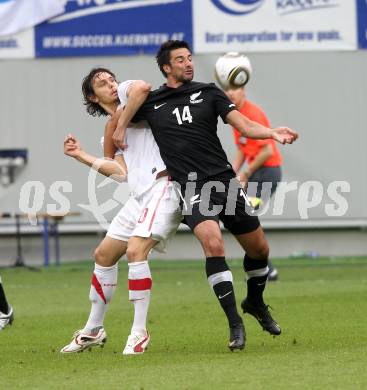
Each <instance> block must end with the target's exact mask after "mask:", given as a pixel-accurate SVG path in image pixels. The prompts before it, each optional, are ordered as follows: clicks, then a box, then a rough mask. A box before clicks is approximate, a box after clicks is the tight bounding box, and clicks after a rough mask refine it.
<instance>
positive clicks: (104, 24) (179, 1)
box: [35, 0, 192, 57]
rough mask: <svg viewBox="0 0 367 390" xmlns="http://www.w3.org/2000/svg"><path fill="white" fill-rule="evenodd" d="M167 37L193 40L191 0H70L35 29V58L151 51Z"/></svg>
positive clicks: (155, 49)
mask: <svg viewBox="0 0 367 390" xmlns="http://www.w3.org/2000/svg"><path fill="white" fill-rule="evenodd" d="M168 39H184V40H186V41H188V42H189V43H190V44H192V7H191V0H78V1H75V0H68V1H67V2H66V5H65V13H64V14H63V15H61V16H59V17H56V18H53V19H52V20H51V21H49V22H47V23H42V24H40V25H39V26H37V27H36V28H35V43H36V57H68V56H104V55H127V54H141V53H155V52H156V51H157V49H158V48H159V46H160V45H161V44H162V43H163V42H165V41H166V40H168Z"/></svg>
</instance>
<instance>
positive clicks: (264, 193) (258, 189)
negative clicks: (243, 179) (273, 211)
mask: <svg viewBox="0 0 367 390" xmlns="http://www.w3.org/2000/svg"><path fill="white" fill-rule="evenodd" d="M281 180H282V169H281V168H280V167H261V168H259V169H258V170H257V171H255V172H254V173H253V174H252V175H251V176H250V177H249V179H248V186H247V194H248V195H249V196H256V197H257V198H260V199H262V200H263V201H264V202H266V201H268V200H269V199H270V197H271V196H272V195H273V194H274V192H275V190H276V189H277V186H278V183H279V182H280V181H281Z"/></svg>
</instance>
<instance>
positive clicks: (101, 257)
mask: <svg viewBox="0 0 367 390" xmlns="http://www.w3.org/2000/svg"><path fill="white" fill-rule="evenodd" d="M94 259H95V261H96V263H97V264H98V265H100V266H102V267H112V266H113V265H115V264H116V261H115V259H112V258H111V257H110V256H108V254H107V253H106V252H105V251H104V250H103V249H101V248H100V247H99V246H98V247H97V248H96V250H95V251H94Z"/></svg>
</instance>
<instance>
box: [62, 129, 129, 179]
mask: <svg viewBox="0 0 367 390" xmlns="http://www.w3.org/2000/svg"><path fill="white" fill-rule="evenodd" d="M64 153H65V154H66V155H67V156H69V157H73V158H75V159H76V160H78V161H79V162H81V163H83V164H85V165H87V166H89V167H91V168H93V169H95V170H96V171H98V172H99V173H101V174H102V175H104V176H107V177H111V178H112V179H114V180H116V181H119V182H122V181H125V180H126V176H127V170H126V165H125V162H124V160H123V157H122V156H116V158H115V160H105V159H102V158H98V157H95V156H92V155H91V154H89V153H87V152H85V151H84V150H83V149H82V148H81V146H80V142H79V141H78V139H76V138H75V137H74V136H72V135H71V134H69V135H68V136H67V137H66V138H65V141H64Z"/></svg>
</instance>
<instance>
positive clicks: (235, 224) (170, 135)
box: [106, 41, 298, 351]
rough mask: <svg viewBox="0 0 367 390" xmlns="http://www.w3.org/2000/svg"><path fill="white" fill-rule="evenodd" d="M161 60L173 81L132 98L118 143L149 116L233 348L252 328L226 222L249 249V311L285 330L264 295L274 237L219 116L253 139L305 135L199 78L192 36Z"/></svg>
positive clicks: (265, 324) (266, 325) (276, 330)
mask: <svg viewBox="0 0 367 390" xmlns="http://www.w3.org/2000/svg"><path fill="white" fill-rule="evenodd" d="M156 59H157V63H158V66H159V68H160V70H161V72H162V73H163V75H164V76H165V77H166V79H167V83H166V84H164V85H163V86H162V87H161V88H159V89H157V90H155V91H153V92H151V93H150V95H149V97H148V98H147V100H146V101H145V102H144V104H143V105H142V106H141V107H140V108H139V105H138V104H135V105H134V103H137V101H136V102H134V101H133V99H132V101H131V104H130V105H129V103H128V104H127V106H126V107H125V110H124V112H122V113H121V115H120V117H119V120H118V125H117V128H116V130H115V132H114V135H113V140H114V142H115V144H116V146H118V147H124V143H123V137H124V130H125V128H126V127H127V124H128V123H129V121H130V120H131V118H132V117H133V115H134V114H135V113H136V114H135V117H134V119H133V120H134V121H137V120H141V119H146V120H147V121H148V123H149V125H150V126H151V128H152V131H153V134H154V137H155V139H156V141H157V144H158V146H159V149H160V153H161V156H162V159H163V161H164V162H165V164H166V166H167V169H168V171H169V173H170V175H171V177H172V180H174V181H176V182H177V183H178V184H179V187H180V195H181V199H182V212H183V214H184V215H185V222H186V224H187V225H188V226H189V227H190V229H191V230H192V231H193V233H194V234H195V236H196V237H197V239H198V240H199V241H200V243H201V245H202V247H203V250H204V253H205V256H206V274H207V278H208V281H209V284H210V286H211V287H212V289H213V291H214V293H215V295H216V296H217V298H218V300H219V303H220V305H221V307H222V308H223V310H224V312H225V314H226V316H227V319H228V323H229V328H230V340H229V344H228V347H229V348H230V350H232V351H233V350H235V349H243V348H244V346H245V341H246V337H245V330H244V325H243V321H242V318H241V316H240V315H239V313H238V311H237V307H236V300H235V294H234V290H233V278H232V273H231V271H230V270H229V268H228V265H227V263H226V261H225V253H224V244H223V238H222V234H221V230H220V226H219V221H222V222H223V224H224V226H225V227H226V229H228V230H229V231H230V232H231V233H232V234H233V235H234V237H235V238H236V239H237V241H238V242H239V244H240V245H241V246H242V248H243V249H244V251H245V256H244V260H243V266H244V270H245V272H246V274H247V296H246V298H245V299H244V300H243V301H242V303H241V308H242V310H243V312H244V313H249V314H251V315H253V316H254V317H255V318H256V319H257V320H258V322H259V323H260V325H261V326H262V328H263V329H264V330H266V331H268V332H269V333H270V334H272V335H279V334H280V333H281V329H280V327H279V325H278V324H277V323H276V321H275V320H274V319H273V318H272V317H271V315H270V313H269V310H268V306H267V305H266V304H265V303H264V300H263V291H264V289H265V285H266V280H267V276H268V271H269V269H268V255H269V247H268V243H267V241H266V238H265V235H264V232H263V230H262V228H261V226H260V223H259V220H258V218H257V216H254V215H252V214H251V206H250V204H249V203H248V201H247V197H246V194H245V193H244V191H243V189H242V188H241V186H240V183H239V182H238V181H237V179H236V177H235V176H236V175H235V173H234V171H233V169H232V166H231V164H230V163H229V162H228V159H227V156H226V154H225V152H224V150H223V148H222V146H221V143H220V140H219V138H218V136H217V118H218V116H220V117H221V118H222V119H223V121H224V122H225V123H229V124H230V125H232V126H233V127H235V128H237V129H238V130H239V131H240V132H242V133H243V134H244V135H245V136H246V137H250V138H256V139H267V138H272V139H274V140H276V141H278V142H280V143H283V144H285V143H292V142H293V141H294V140H295V139H297V137H298V135H297V133H296V132H294V131H292V130H291V129H288V128H286V127H279V128H276V129H269V128H266V127H264V126H262V125H260V124H257V123H255V122H252V121H250V120H249V119H248V118H246V117H244V116H243V115H242V114H240V113H239V112H238V111H237V110H236V107H235V105H234V104H233V103H232V102H231V101H230V100H229V99H228V98H227V97H226V95H225V94H224V93H223V92H222V91H221V90H220V89H219V88H217V87H216V86H215V85H214V84H204V83H198V82H193V81H192V79H193V76H194V65H193V61H192V54H191V50H190V48H189V45H188V44H187V43H186V42H185V41H167V42H166V43H164V44H163V45H162V46H161V47H160V49H159V51H158V54H157V56H156ZM137 110H138V111H137ZM136 111H137V112H136ZM106 157H112V156H108V155H107V156H106Z"/></svg>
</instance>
